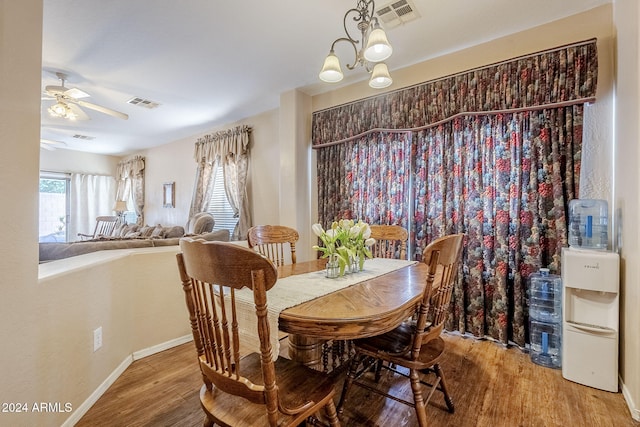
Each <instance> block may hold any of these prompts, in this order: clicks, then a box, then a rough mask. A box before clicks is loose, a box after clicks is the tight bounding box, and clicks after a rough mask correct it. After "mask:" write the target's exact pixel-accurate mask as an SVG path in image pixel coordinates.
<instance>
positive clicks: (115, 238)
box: [39, 212, 229, 263]
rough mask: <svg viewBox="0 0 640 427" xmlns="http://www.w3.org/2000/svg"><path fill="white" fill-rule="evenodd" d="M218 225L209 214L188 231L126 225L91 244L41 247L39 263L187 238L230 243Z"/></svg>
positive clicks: (178, 227) (189, 224)
mask: <svg viewBox="0 0 640 427" xmlns="http://www.w3.org/2000/svg"><path fill="white" fill-rule="evenodd" d="M214 225H215V221H214V220H213V216H212V215H211V214H208V213H206V212H201V213H199V214H196V215H194V216H193V217H192V218H190V219H189V221H188V222H187V225H186V228H185V227H183V226H181V225H176V226H162V225H161V224H157V225H155V226H150V225H145V226H138V225H137V224H123V225H120V226H118V227H116V228H115V229H114V230H113V233H112V234H111V235H109V236H100V237H98V238H95V239H91V240H82V241H76V242H69V243H56V242H43V243H40V248H39V251H40V262H41V263H43V262H48V261H54V260H58V259H64V258H69V257H72V256H77V255H82V254H86V253H90V252H96V251H103V250H111V249H133V248H152V247H158V246H171V245H177V244H178V243H179V241H180V238H182V237H184V236H190V237H198V238H201V239H204V240H216V241H223V242H228V241H229V231H228V230H215V231H214V230H213V226H214Z"/></svg>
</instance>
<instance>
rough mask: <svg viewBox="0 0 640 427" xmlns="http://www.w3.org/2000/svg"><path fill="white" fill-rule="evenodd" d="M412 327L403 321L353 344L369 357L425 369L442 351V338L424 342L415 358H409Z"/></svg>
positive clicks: (432, 363) (436, 359)
mask: <svg viewBox="0 0 640 427" xmlns="http://www.w3.org/2000/svg"><path fill="white" fill-rule="evenodd" d="M413 328H414V325H413V324H412V323H411V322H405V323H403V324H401V325H400V326H398V327H397V328H395V329H393V330H391V331H389V332H387V333H385V334H382V335H377V336H374V337H370V338H363V339H359V340H355V341H354V345H355V346H356V350H357V351H359V352H360V353H362V354H366V355H368V356H371V357H375V358H378V359H382V360H384V361H387V362H390V363H395V364H398V365H402V366H405V367H407V368H411V369H418V370H420V369H427V368H429V367H431V366H433V365H434V364H435V363H437V362H438V360H439V359H440V357H441V356H442V354H443V353H444V340H443V339H442V338H441V337H439V336H438V337H437V338H434V339H433V340H431V341H429V342H428V343H426V344H424V345H423V346H422V347H420V355H419V356H418V358H417V360H411V357H410V349H411V342H412V339H413Z"/></svg>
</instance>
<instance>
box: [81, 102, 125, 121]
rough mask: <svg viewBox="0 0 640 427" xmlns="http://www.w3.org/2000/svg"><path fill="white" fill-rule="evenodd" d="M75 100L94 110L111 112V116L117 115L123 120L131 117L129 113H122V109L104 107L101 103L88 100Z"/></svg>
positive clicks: (105, 112)
mask: <svg viewBox="0 0 640 427" xmlns="http://www.w3.org/2000/svg"><path fill="white" fill-rule="evenodd" d="M75 102H77V103H78V104H79V105H81V106H83V107H86V108H90V109H92V110H96V111H99V112H101V113H104V114H109V115H110V116H113V117H117V118H119V119H122V120H127V119H129V115H127V114H125V113H121V112H120V111H116V110H112V109H111V108H107V107H103V106H101V105H96V104H92V103H90V102H87V101H81V100H77V101H75Z"/></svg>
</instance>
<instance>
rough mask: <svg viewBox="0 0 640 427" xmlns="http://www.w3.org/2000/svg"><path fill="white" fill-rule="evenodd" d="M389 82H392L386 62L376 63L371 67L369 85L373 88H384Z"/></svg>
mask: <svg viewBox="0 0 640 427" xmlns="http://www.w3.org/2000/svg"><path fill="white" fill-rule="evenodd" d="M391 83H393V80H392V79H391V76H390V75H389V69H388V68H387V64H385V63H384V62H380V63H378V64H376V65H375V67H373V72H372V73H371V79H370V80H369V86H371V87H372V88H374V89H384V88H385V87H387V86H391Z"/></svg>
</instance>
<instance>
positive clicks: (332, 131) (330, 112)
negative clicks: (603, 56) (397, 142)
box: [311, 39, 598, 148]
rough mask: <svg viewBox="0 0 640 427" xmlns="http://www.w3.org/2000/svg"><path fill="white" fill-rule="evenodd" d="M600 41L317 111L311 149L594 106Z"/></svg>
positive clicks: (314, 116)
mask: <svg viewBox="0 0 640 427" xmlns="http://www.w3.org/2000/svg"><path fill="white" fill-rule="evenodd" d="M597 76H598V55H597V47H596V40H595V39H592V40H587V41H583V42H578V43H575V44H572V45H568V46H562V47H558V48H555V49H550V50H547V51H543V52H538V53H534V54H531V55H526V56H522V57H519V58H515V59H512V60H509V61H504V62H500V63H497V64H493V65H489V66H486V67H481V68H477V69H474V70H470V71H466V72H463V73H459V74H455V75H452V76H448V77H444V78H441V79H437V80H433V81H429V82H425V83H421V84H418V85H415V86H412V87H408V88H404V89H400V90H397V91H395V92H391V93H386V94H383V95H379V96H375V97H371V98H366V99H363V100H359V101H356V102H353V103H350V104H345V105H341V106H338V107H334V108H330V109H327V110H322V111H318V112H315V113H314V114H313V123H312V135H311V137H312V146H313V147H314V148H319V147H321V146H324V145H327V144H334V143H337V142H341V141H344V140H347V139H349V138H352V137H354V136H357V135H362V134H364V133H367V132H369V131H372V130H392V129H393V130H402V129H404V130H416V129H419V128H424V127H426V126H429V125H431V124H434V123H438V122H443V121H447V120H450V119H452V118H453V117H455V116H457V115H461V114H464V113H476V114H477V113H482V112H487V113H488V112H497V111H505V110H506V111H510V110H522V109H540V108H544V107H545V106H547V105H548V106H558V105H563V104H565V105H570V104H577V103H584V102H589V101H593V100H594V97H595V93H596V86H597Z"/></svg>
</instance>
